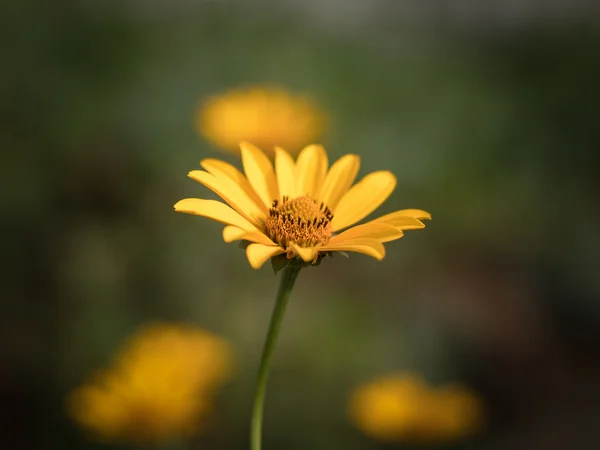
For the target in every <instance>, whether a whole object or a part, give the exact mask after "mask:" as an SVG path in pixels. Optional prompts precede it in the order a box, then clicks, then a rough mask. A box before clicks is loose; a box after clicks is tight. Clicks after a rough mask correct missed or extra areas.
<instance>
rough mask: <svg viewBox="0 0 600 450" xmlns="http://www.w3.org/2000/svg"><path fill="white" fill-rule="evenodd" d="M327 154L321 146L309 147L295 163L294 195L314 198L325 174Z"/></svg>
mask: <svg viewBox="0 0 600 450" xmlns="http://www.w3.org/2000/svg"><path fill="white" fill-rule="evenodd" d="M327 164H328V162H327V153H325V149H324V148H323V147H322V146H321V145H309V146H308V147H305V148H304V150H302V151H301V152H300V155H299V156H298V159H297V161H296V177H297V179H296V195H297V196H301V195H310V196H313V197H315V196H316V195H317V194H318V193H319V191H320V190H321V186H322V185H323V179H324V178H325V174H326V173H327Z"/></svg>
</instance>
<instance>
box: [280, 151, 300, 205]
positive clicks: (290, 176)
mask: <svg viewBox="0 0 600 450" xmlns="http://www.w3.org/2000/svg"><path fill="white" fill-rule="evenodd" d="M275 171H276V172H277V184H278V185H279V196H280V200H281V199H282V198H283V196H284V195H287V196H288V197H290V198H294V197H295V196H296V164H295V163H294V159H293V158H292V157H291V156H290V154H289V153H288V152H286V151H285V150H283V149H282V148H280V147H275Z"/></svg>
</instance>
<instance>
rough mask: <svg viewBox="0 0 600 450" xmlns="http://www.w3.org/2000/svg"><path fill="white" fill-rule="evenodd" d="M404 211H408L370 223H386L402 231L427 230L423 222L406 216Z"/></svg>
mask: <svg viewBox="0 0 600 450" xmlns="http://www.w3.org/2000/svg"><path fill="white" fill-rule="evenodd" d="M404 211H407V210H403V211H396V212H393V213H390V214H386V215H385V216H381V217H377V218H376V219H373V220H372V221H371V222H369V223H385V224H388V225H392V226H394V227H398V228H400V229H401V230H420V229H421V228H425V224H424V223H423V222H421V221H420V220H419V219H417V218H415V217H411V216H407V215H405V212H404ZM413 211H418V210H413ZM422 212H425V211H422ZM426 214H427V213H426ZM420 217H423V215H422V214H421V215H420Z"/></svg>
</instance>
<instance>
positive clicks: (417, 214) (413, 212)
mask: <svg viewBox="0 0 600 450" xmlns="http://www.w3.org/2000/svg"><path fill="white" fill-rule="evenodd" d="M392 214H398V215H402V216H408V217H412V218H414V219H419V220H425V219H428V220H431V214H429V213H428V212H427V211H423V210H422V209H401V210H400V211H396V212H395V213H392Z"/></svg>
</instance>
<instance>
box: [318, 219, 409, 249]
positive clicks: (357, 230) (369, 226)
mask: <svg viewBox="0 0 600 450" xmlns="http://www.w3.org/2000/svg"><path fill="white" fill-rule="evenodd" d="M403 235H404V233H403V232H402V230H401V229H399V228H396V227H394V226H392V225H388V224H386V223H375V222H368V223H363V224H362V225H357V226H355V227H352V228H349V229H347V230H346V231H344V232H343V233H340V234H338V235H337V236H334V237H332V238H331V239H330V240H329V242H328V244H341V243H342V242H348V241H352V240H354V239H363V238H364V239H376V240H377V241H379V242H389V241H394V240H396V239H400V238H401V237H402V236H403Z"/></svg>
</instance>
